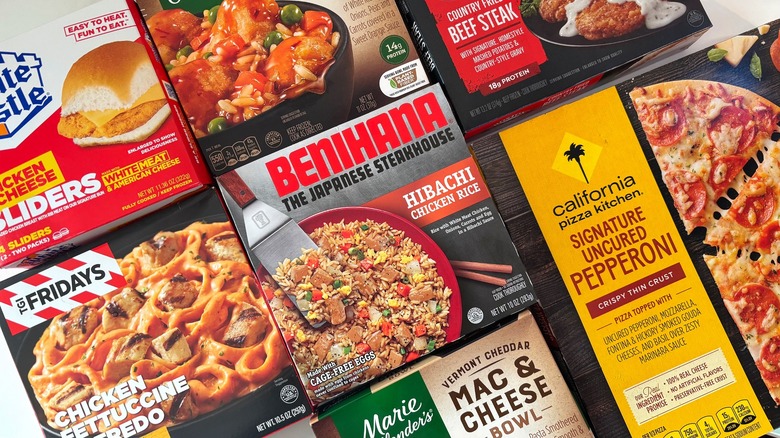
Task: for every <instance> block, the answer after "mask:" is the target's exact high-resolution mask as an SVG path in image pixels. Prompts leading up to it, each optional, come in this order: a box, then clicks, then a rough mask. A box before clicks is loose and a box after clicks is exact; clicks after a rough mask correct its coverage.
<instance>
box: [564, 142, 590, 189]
mask: <svg viewBox="0 0 780 438" xmlns="http://www.w3.org/2000/svg"><path fill="white" fill-rule="evenodd" d="M584 155H585V149H583V148H582V145H581V144H575V143H572V144H571V145H570V146H569V150H567V151H564V152H563V156H565V157H566V158H568V161H571V160H574V161H576V162H577V164H578V165H579V166H580V172H582V176H583V177H584V178H585V183H586V184H590V182H589V181H588V175H585V169H583V168H582V162H581V161H580V157H582V156H584Z"/></svg>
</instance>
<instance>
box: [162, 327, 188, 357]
mask: <svg viewBox="0 0 780 438" xmlns="http://www.w3.org/2000/svg"><path fill="white" fill-rule="evenodd" d="M152 351H153V352H154V353H155V354H156V355H158V356H160V357H161V358H163V360H167V361H168V362H175V363H177V364H180V365H181V364H183V363H184V362H186V361H187V360H188V359H189V358H191V357H192V351H191V350H190V346H189V344H187V339H186V338H184V336H183V335H182V334H181V331H180V330H179V329H177V328H174V329H171V330H168V331H167V332H165V333H163V334H161V335H160V336H158V337H156V338H154V340H153V341H152Z"/></svg>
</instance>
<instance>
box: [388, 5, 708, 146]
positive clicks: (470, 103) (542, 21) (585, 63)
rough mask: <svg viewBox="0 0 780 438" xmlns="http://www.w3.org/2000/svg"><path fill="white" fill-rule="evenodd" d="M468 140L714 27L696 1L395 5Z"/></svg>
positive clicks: (672, 48) (689, 41)
mask: <svg viewBox="0 0 780 438" xmlns="http://www.w3.org/2000/svg"><path fill="white" fill-rule="evenodd" d="M399 3H400V7H401V10H402V12H403V13H404V14H405V16H406V19H407V21H408V23H409V26H410V29H411V33H412V36H413V38H414V40H415V44H416V45H417V46H418V50H419V52H420V54H421V56H422V58H423V59H424V61H425V63H426V66H427V67H428V68H429V69H430V70H431V71H432V73H433V75H432V76H434V77H435V78H436V79H437V80H439V81H441V83H442V84H443V87H444V90H445V91H446V93H447V96H448V97H449V99H450V101H451V103H452V106H453V109H454V110H455V114H456V116H457V117H458V121H459V122H460V124H461V127H462V128H463V131H464V132H465V133H466V137H467V138H469V137H472V136H473V135H475V134H478V133H480V132H484V131H486V130H488V129H490V128H491V127H494V126H497V125H500V124H501V123H504V122H508V121H510V120H512V119H514V118H516V117H518V116H520V115H522V114H524V113H527V112H529V111H533V110H535V109H538V108H541V107H542V106H544V105H547V104H552V103H554V102H557V101H559V100H561V99H564V98H566V97H567V96H569V95H572V94H575V93H577V92H579V91H582V90H584V89H586V88H588V87H590V86H592V85H594V84H595V83H597V82H598V81H599V80H601V78H602V76H603V75H604V74H605V73H608V72H610V71H613V70H616V69H618V68H619V67H622V66H625V65H629V64H631V63H633V62H635V61H638V60H640V59H642V58H643V57H654V56H657V55H658V54H660V53H663V52H668V51H670V50H681V49H683V48H685V47H687V46H688V45H690V44H691V43H692V42H693V41H695V40H696V39H697V38H698V37H699V36H700V35H701V34H702V33H704V31H705V30H706V29H708V28H709V27H710V25H711V23H710V21H709V18H708V17H707V14H706V13H705V11H704V9H703V8H702V5H701V2H700V1H699V0H681V1H667V0H650V1H643V0H631V1H615V2H611V1H606V0H583V1H577V2H576V3H573V2H570V1H557V0H477V1H474V0H454V1H437V0H423V1H415V0H401V1H400V2H399Z"/></svg>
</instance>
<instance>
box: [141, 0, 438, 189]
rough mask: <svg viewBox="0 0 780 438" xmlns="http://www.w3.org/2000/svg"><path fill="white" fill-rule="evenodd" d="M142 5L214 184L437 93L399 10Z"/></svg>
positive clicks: (341, 2)
mask: <svg viewBox="0 0 780 438" xmlns="http://www.w3.org/2000/svg"><path fill="white" fill-rule="evenodd" d="M138 3H139V5H140V7H141V10H142V12H143V16H144V17H145V20H146V23H147V25H148V28H149V31H150V33H151V36H152V38H153V40H154V42H155V43H156V46H157V48H158V50H159V53H160V56H161V58H162V61H163V63H165V64H167V65H168V68H169V75H170V77H171V81H172V83H173V86H174V88H175V89H176V92H177V94H178V95H179V98H180V99H181V103H182V106H183V108H184V112H185V113H186V114H187V116H188V119H189V122H190V125H191V127H192V129H193V131H194V132H195V135H196V137H197V138H198V144H199V145H200V148H201V151H202V152H203V155H204V157H205V158H206V160H207V163H208V165H209V167H210V169H211V171H212V173H213V174H214V175H219V174H222V173H225V172H228V171H230V170H232V169H235V168H237V167H239V166H241V165H243V164H245V163H247V162H248V161H250V160H252V159H254V158H256V157H263V156H267V155H269V154H272V153H274V152H275V151H277V150H278V149H279V148H282V147H286V146H289V145H291V144H294V143H297V142H299V141H302V140H304V139H306V138H308V137H311V136H314V135H318V134H321V133H322V132H324V131H326V130H328V129H330V128H333V127H334V126H337V125H340V124H341V123H344V122H346V121H347V120H350V119H353V118H355V117H359V116H361V115H364V114H367V113H369V112H371V111H373V110H374V109H376V108H379V107H382V106H384V105H386V104H388V103H391V102H393V101H395V100H397V99H398V98H400V97H402V96H404V95H406V94H408V93H410V92H412V91H414V90H417V89H419V88H421V87H424V86H425V85H427V84H428V83H429V81H428V76H427V74H426V73H425V70H424V68H423V66H422V63H421V61H420V60H419V57H418V55H417V52H416V51H415V48H414V45H413V44H412V42H411V38H410V37H409V33H408V31H407V29H406V27H405V25H404V21H403V19H402V18H401V14H400V12H399V11H398V7H397V6H396V4H395V2H393V1H387V0H358V1H347V0H321V1H317V2H311V3H309V2H295V1H282V2H278V3H277V2H276V1H275V0H272V1H262V2H231V1H225V2H222V3H220V2H219V0H197V1H187V2H178V1H169V0H140V1H139V2H138ZM277 49H278V50H277Z"/></svg>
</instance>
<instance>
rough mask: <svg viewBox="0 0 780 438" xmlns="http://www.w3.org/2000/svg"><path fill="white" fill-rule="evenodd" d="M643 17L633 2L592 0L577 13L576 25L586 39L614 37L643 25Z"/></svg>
mask: <svg viewBox="0 0 780 438" xmlns="http://www.w3.org/2000/svg"><path fill="white" fill-rule="evenodd" d="M644 22H645V17H644V15H642V11H641V9H640V7H639V5H637V4H636V3H634V2H626V3H608V2H607V0H593V2H592V3H591V4H590V6H588V7H587V8H585V9H584V10H583V11H582V12H580V13H579V15H577V19H576V25H577V31H579V33H580V35H582V36H583V37H585V38H586V39H588V40H591V41H592V40H600V39H604V38H614V37H619V36H621V35H625V34H627V33H629V32H633V31H635V30H637V29H639V28H640V27H642V26H643V25H644Z"/></svg>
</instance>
